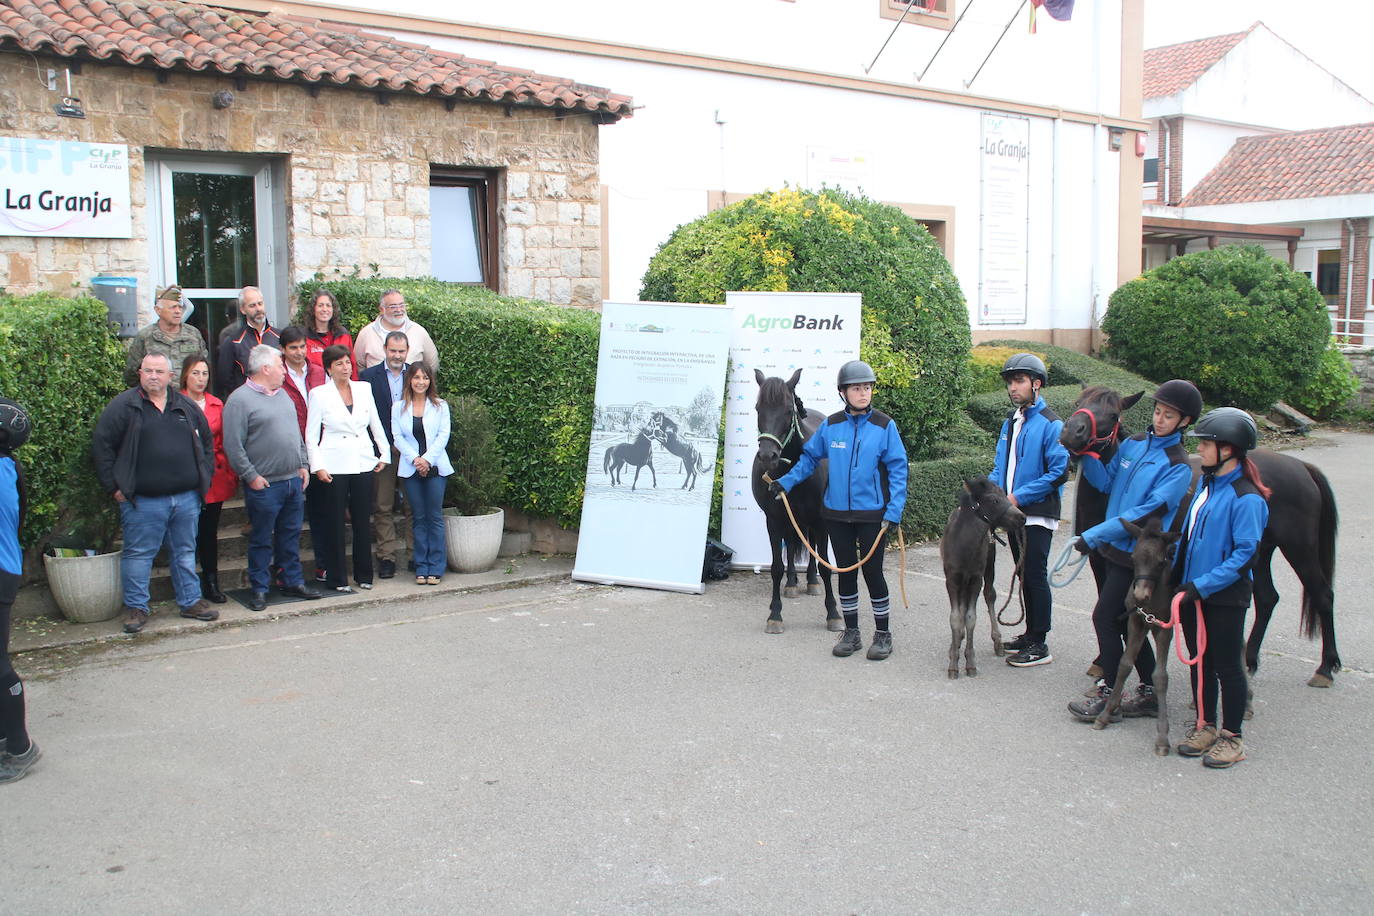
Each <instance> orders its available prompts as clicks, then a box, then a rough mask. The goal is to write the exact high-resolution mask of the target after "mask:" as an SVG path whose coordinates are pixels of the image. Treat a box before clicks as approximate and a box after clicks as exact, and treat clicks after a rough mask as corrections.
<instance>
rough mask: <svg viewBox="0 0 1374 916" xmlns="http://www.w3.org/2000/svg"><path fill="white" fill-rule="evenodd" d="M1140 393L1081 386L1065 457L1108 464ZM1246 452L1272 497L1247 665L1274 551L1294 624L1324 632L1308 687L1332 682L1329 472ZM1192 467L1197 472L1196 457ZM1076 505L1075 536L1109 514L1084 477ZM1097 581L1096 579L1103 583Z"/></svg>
mask: <svg viewBox="0 0 1374 916" xmlns="http://www.w3.org/2000/svg"><path fill="white" fill-rule="evenodd" d="M1140 397H1141V395H1140V394H1135V395H1132V396H1131V397H1128V398H1122V397H1121V396H1120V395H1118V394H1117V393H1116V392H1114V391H1112V390H1111V389H1110V388H1103V387H1100V386H1098V387H1093V388H1085V389H1083V393H1082V394H1080V395H1079V396H1078V400H1077V402H1075V404H1074V407H1075V410H1074V412H1073V414H1071V415H1070V416H1069V419H1067V420H1065V421H1064V431H1063V432H1062V433H1061V434H1060V436H1059V441H1060V442H1062V443H1063V444H1064V447H1065V448H1067V449H1068V450H1069V453H1070V454H1073V455H1081V454H1083V453H1084V452H1097V453H1098V454H1100V455H1101V456H1102V460H1103V462H1104V463H1105V462H1106V461H1108V460H1109V458H1110V456H1111V454H1113V453H1114V452H1115V451H1116V444H1117V441H1119V439H1120V438H1121V437H1122V435H1124V434H1123V433H1122V432H1121V431H1120V427H1119V421H1120V418H1121V413H1122V411H1124V410H1126V409H1127V408H1129V407H1130V406H1131V405H1132V404H1134V403H1135V402H1136V401H1138V400H1139V399H1140ZM1250 457H1251V458H1252V459H1254V462H1255V464H1256V465H1257V466H1258V467H1259V471H1260V476H1261V477H1262V478H1263V479H1264V482H1265V484H1266V485H1267V486H1268V487H1269V488H1270V489H1272V490H1273V491H1274V492H1273V495H1272V496H1270V498H1269V523H1268V524H1267V525H1266V526H1265V528H1264V540H1263V541H1261V542H1260V546H1259V551H1258V552H1257V553H1256V554H1255V564H1254V567H1253V570H1254V576H1255V621H1254V623H1253V624H1252V625H1251V627H1250V636H1249V638H1248V639H1247V640H1246V643H1245V666H1246V668H1248V669H1249V671H1250V673H1251V674H1254V673H1255V671H1256V670H1257V669H1258V668H1259V655H1260V646H1261V644H1262V643H1263V642H1264V633H1265V630H1266V629H1267V628H1268V626H1269V620H1270V618H1271V617H1272V616H1273V613H1274V608H1275V606H1277V605H1278V603H1279V593H1278V590H1277V589H1276V588H1275V587H1274V573H1273V570H1272V569H1271V568H1270V567H1271V565H1272V562H1273V558H1274V551H1275V550H1278V551H1281V552H1282V553H1283V557H1284V559H1286V560H1287V561H1288V565H1289V566H1291V567H1293V572H1295V573H1296V574H1297V576H1298V581H1300V582H1301V583H1302V615H1301V618H1300V623H1299V628H1300V629H1301V630H1302V632H1303V633H1304V634H1305V635H1306V636H1307V638H1308V639H1312V638H1314V637H1315V636H1316V634H1317V632H1318V630H1320V632H1321V636H1322V656H1321V663H1320V664H1319V665H1318V666H1317V670H1316V671H1315V672H1314V673H1313V675H1312V677H1311V678H1310V679H1309V680H1308V681H1307V684H1308V686H1310V687H1330V686H1331V684H1332V682H1333V679H1334V677H1335V674H1336V672H1337V671H1339V670H1340V667H1341V657H1340V654H1339V653H1338V652H1337V651H1336V622H1335V590H1334V587H1335V581H1336V531H1337V527H1338V522H1339V519H1338V516H1337V512H1336V498H1335V496H1334V495H1333V494H1332V492H1331V484H1330V483H1329V482H1328V481H1327V479H1326V475H1324V474H1323V473H1322V472H1321V471H1320V470H1318V469H1317V468H1315V467H1313V466H1312V465H1310V464H1308V463H1307V462H1305V461H1299V460H1298V459H1297V458H1292V457H1290V456H1288V455H1283V454H1280V453H1278V452H1271V451H1269V450H1268V449H1263V448H1257V449H1255V450H1253V451H1252V452H1250ZM1193 466H1194V469H1196V467H1197V459H1196V458H1195V459H1193ZM1074 504H1075V507H1074V528H1073V530H1074V533H1075V534H1077V533H1080V532H1082V531H1083V530H1084V529H1085V528H1090V527H1092V526H1093V525H1096V524H1097V523H1099V522H1101V521H1102V520H1103V518H1105V517H1106V510H1107V496H1106V494H1104V493H1101V492H1099V491H1098V490H1097V489H1096V488H1095V487H1091V486H1083V485H1082V482H1081V478H1080V482H1079V484H1078V486H1077V489H1076V490H1075V494H1074ZM1093 562H1094V568H1093V575H1094V576H1098V569H1097V566H1096V564H1097V563H1100V562H1102V561H1100V560H1097V559H1096V558H1093ZM1098 581H1099V584H1100V582H1101V580H1100V579H1099V580H1098Z"/></svg>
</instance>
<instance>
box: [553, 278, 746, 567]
mask: <svg viewBox="0 0 1374 916" xmlns="http://www.w3.org/2000/svg"><path fill="white" fill-rule="evenodd" d="M730 335H731V323H730V308H729V306H722V305H683V304H679V303H664V302H634V303H621V302H606V303H604V304H603V306H602V311H601V346H600V349H599V351H598V354H597V366H596V404H595V409H594V412H593V417H592V438H591V449H590V454H588V456H587V484H586V491H585V495H584V496H583V500H582V528H581V530H580V532H579V533H578V538H577V561H576V563H574V565H573V574H572V576H573V578H574V579H579V580H582V581H584V582H602V583H605V584H608V585H638V586H642V587H645V588H661V589H667V590H669V591H679V592H692V593H700V592H701V591H702V582H701V567H702V559H703V557H704V554H705V550H706V527H707V524H708V522H709V518H710V514H711V489H712V482H713V481H714V480H715V473H716V470H715V469H716V460H717V457H718V454H719V448H718V445H719V443H718V439H719V435H720V405H721V400H722V398H723V397H724V388H725V369H726V364H727V360H728V359H729V351H730Z"/></svg>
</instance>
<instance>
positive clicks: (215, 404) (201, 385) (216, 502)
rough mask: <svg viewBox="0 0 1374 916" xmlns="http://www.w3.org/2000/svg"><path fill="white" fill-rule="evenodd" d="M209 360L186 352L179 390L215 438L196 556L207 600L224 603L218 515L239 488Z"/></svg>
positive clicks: (226, 599)
mask: <svg viewBox="0 0 1374 916" xmlns="http://www.w3.org/2000/svg"><path fill="white" fill-rule="evenodd" d="M209 386H210V363H209V362H208V361H207V360H206V359H205V357H204V356H188V357H187V358H186V362H185V363H183V364H182V366H181V393H182V394H184V395H186V397H188V398H190V399H191V400H192V401H193V402H194V403H195V405H196V406H197V407H199V408H200V410H201V413H203V414H205V419H206V421H207V422H208V423H209V424H210V433H211V435H213V436H214V439H215V476H214V477H212V478H211V479H210V490H209V492H207V493H206V494H205V502H204V504H203V505H202V506H201V507H200V522H199V523H198V524H199V527H198V528H197V530H196V559H197V560H199V561H200V591H201V594H203V595H204V596H205V599H206V600H207V601H213V602H214V603H215V604H224V603H225V602H226V601H228V600H229V597H228V596H227V595H225V594H224V590H223V589H221V588H220V586H219V516H220V510H221V509H222V508H224V501H225V500H226V499H228V498H229V497H231V496H233V495H234V491H235V490H237V489H238V486H239V478H238V475H236V474H235V473H234V471H233V469H232V468H231V467H229V459H228V458H226V457H225V455H224V402H223V401H221V400H220V399H219V398H217V397H215V396H214V395H213V394H211V393H210V392H209Z"/></svg>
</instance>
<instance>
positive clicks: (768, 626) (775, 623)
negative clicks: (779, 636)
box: [763, 620, 782, 633]
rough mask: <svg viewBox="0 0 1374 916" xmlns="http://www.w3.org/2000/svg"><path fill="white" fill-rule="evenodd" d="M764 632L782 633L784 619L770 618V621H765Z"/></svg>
mask: <svg viewBox="0 0 1374 916" xmlns="http://www.w3.org/2000/svg"><path fill="white" fill-rule="evenodd" d="M763 632H765V633H781V632H782V621H781V620H770V621H768V622H767V623H765V624H764V625H763Z"/></svg>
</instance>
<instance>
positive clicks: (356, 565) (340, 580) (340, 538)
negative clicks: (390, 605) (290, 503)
mask: <svg viewBox="0 0 1374 916" xmlns="http://www.w3.org/2000/svg"><path fill="white" fill-rule="evenodd" d="M374 476H375V475H374V474H373V473H372V472H371V471H365V472H363V473H362V474H335V475H334V479H333V480H332V481H331V482H329V483H323V482H321V481H320V480H319V479H318V478H316V479H315V480H314V481H312V482H311V484H310V487H311V488H312V489H313V488H315V487H323V488H324V491H325V493H324V500H325V505H326V506H328V508H329V515H328V521H327V523H326V525H325V532H324V534H325V540H326V541H327V542H328V544H329V548H328V550H327V551H326V552H325V557H324V559H325V562H326V565H325V568H326V569H327V570H328V574H327V575H328V578H327V584H328V585H329V587H330V588H338V587H339V586H341V585H347V584H348V571H347V570H346V569H345V566H344V560H345V558H346V557H347V550H346V549H345V544H344V524H345V522H344V513H345V511H347V513H348V515H349V516H350V517H351V520H352V523H353V578H354V579H356V580H357V581H358V582H360V583H363V582H365V583H368V584H371V582H372V525H371V515H372V485H373V477H374Z"/></svg>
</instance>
